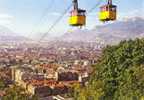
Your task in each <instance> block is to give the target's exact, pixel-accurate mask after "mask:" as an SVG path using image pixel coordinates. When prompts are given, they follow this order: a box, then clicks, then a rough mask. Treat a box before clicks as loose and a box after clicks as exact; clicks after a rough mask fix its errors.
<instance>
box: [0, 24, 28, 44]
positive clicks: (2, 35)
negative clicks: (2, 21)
mask: <svg viewBox="0 0 144 100" xmlns="http://www.w3.org/2000/svg"><path fill="white" fill-rule="evenodd" d="M18 41H19V42H20V41H30V39H28V38H26V37H24V36H21V35H19V34H17V33H15V32H13V31H11V30H10V29H9V28H7V27H4V26H0V42H18Z"/></svg>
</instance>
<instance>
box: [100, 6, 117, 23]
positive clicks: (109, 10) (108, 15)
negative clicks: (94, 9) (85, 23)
mask: <svg viewBox="0 0 144 100" xmlns="http://www.w3.org/2000/svg"><path fill="white" fill-rule="evenodd" d="M116 10H117V6H115V5H112V4H107V5H104V6H102V7H100V13H99V19H100V21H103V22H106V21H114V20H116V17H117V14H116V13H117V11H116Z"/></svg>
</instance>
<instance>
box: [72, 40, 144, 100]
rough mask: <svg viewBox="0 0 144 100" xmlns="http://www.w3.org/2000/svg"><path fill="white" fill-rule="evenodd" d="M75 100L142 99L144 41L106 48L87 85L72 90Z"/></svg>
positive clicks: (143, 85) (130, 41) (143, 95)
mask: <svg viewBox="0 0 144 100" xmlns="http://www.w3.org/2000/svg"><path fill="white" fill-rule="evenodd" d="M75 98H76V99H77V100H142V98H144V39H136V40H129V41H122V42H120V44H119V45H114V46H107V47H106V48H105V49H104V50H103V55H102V57H101V58H100V60H99V62H98V63H97V64H96V65H95V66H94V72H93V74H92V75H91V78H90V80H89V84H88V85H87V86H86V87H82V88H81V87H77V88H76V89H75Z"/></svg>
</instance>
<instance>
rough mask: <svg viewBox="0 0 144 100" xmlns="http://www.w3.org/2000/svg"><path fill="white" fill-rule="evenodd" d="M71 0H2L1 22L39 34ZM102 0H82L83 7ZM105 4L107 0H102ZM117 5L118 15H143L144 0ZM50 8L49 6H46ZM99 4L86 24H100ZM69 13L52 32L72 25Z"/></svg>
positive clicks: (119, 0) (123, 0)
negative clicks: (69, 22) (69, 21)
mask: <svg viewBox="0 0 144 100" xmlns="http://www.w3.org/2000/svg"><path fill="white" fill-rule="evenodd" d="M71 1H72V0H0V25H3V26H6V27H8V28H10V29H11V30H13V31H14V32H16V33H19V34H22V35H29V34H30V33H31V32H32V33H33V34H32V33H31V35H39V34H36V33H38V32H47V30H48V28H49V27H50V26H51V25H52V24H53V22H54V21H55V20H56V19H57V18H58V17H59V16H60V15H61V13H62V12H63V11H64V10H65V9H66V8H67V7H68V6H69V5H70V3H71ZM98 1H99V0H79V3H80V5H79V6H80V7H81V8H84V9H87V10H89V9H91V8H92V7H93V6H94V5H95V4H96V3H97V2H98ZM101 1H102V4H104V3H106V0H101ZM113 2H114V4H117V6H118V16H119V19H121V18H123V17H131V16H138V15H140V16H142V15H141V14H142V13H141V12H142V10H143V9H144V7H143V6H144V0H113ZM47 8H49V9H47ZM98 11H99V8H98V7H96V9H95V10H93V12H91V13H89V15H88V17H87V26H86V28H88V29H89V28H92V27H94V26H95V25H97V24H100V22H99V21H98V18H97V17H98V16H97V14H98ZM68 17H69V13H68V14H67V15H66V16H65V17H64V18H63V19H62V21H61V22H60V23H59V24H58V25H57V26H56V27H55V28H54V30H53V31H51V34H62V33H64V32H65V31H66V30H68V29H69V25H68V23H67V22H68V21H67V20H68Z"/></svg>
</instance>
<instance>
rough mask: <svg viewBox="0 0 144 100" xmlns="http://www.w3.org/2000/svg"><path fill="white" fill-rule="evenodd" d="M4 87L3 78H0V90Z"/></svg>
mask: <svg viewBox="0 0 144 100" xmlns="http://www.w3.org/2000/svg"><path fill="white" fill-rule="evenodd" d="M4 88H5V83H4V81H3V80H0V90H3V89H4Z"/></svg>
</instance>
